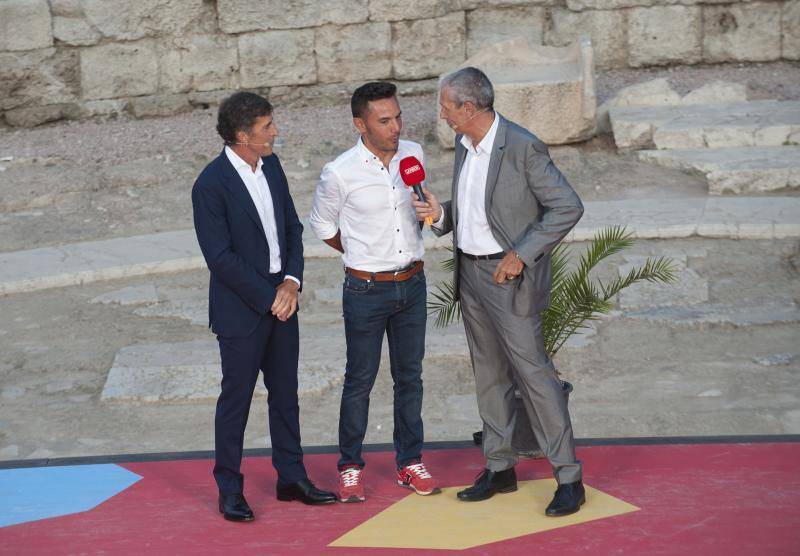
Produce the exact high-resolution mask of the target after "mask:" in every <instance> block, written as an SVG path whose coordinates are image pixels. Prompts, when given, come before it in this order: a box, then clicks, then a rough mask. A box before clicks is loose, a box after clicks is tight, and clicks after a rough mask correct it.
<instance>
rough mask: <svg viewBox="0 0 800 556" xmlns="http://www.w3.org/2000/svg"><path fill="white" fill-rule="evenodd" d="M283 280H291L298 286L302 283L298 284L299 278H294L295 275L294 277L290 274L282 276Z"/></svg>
mask: <svg viewBox="0 0 800 556" xmlns="http://www.w3.org/2000/svg"><path fill="white" fill-rule="evenodd" d="M283 280H284V281H286V280H292V281H293V282H297V285H298V286H300V285H302V284H300V280H298V279H297V278H295V277H294V276H292V275H291V274H287V275H286V276H284V277H283Z"/></svg>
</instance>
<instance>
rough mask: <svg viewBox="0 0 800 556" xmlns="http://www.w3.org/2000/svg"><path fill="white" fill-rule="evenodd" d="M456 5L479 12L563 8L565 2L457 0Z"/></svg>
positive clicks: (549, 0)
mask: <svg viewBox="0 0 800 556" xmlns="http://www.w3.org/2000/svg"><path fill="white" fill-rule="evenodd" d="M455 3H456V4H457V5H458V7H459V9H462V10H477V9H479V8H489V7H492V8H510V7H514V6H532V5H536V6H561V5H563V4H564V2H563V0H456V1H455Z"/></svg>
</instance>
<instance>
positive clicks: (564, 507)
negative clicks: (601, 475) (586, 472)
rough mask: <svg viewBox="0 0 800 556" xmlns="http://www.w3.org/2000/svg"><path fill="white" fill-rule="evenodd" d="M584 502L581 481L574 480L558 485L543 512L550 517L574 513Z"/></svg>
mask: <svg viewBox="0 0 800 556" xmlns="http://www.w3.org/2000/svg"><path fill="white" fill-rule="evenodd" d="M584 502H586V490H584V488H583V483H582V482H580V481H575V482H574V483H566V484H563V485H558V488H557V489H556V495H555V496H553V501H552V502H550V505H549V506H547V510H545V512H544V513H545V515H548V516H550V517H559V516H562V515H569V514H574V513H575V512H577V511H578V510H580V509H581V505H582V504H583V503H584Z"/></svg>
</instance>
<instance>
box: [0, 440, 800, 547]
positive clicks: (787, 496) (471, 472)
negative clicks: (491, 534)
mask: <svg viewBox="0 0 800 556" xmlns="http://www.w3.org/2000/svg"><path fill="white" fill-rule="evenodd" d="M578 450H579V451H578V454H579V457H580V458H581V460H582V461H583V462H584V466H585V477H584V481H585V483H587V484H588V485H590V486H591V487H593V488H595V489H598V490H600V491H602V492H604V493H606V494H609V495H611V496H614V497H617V498H619V499H621V500H623V501H625V502H627V503H629V504H633V505H634V506H637V507H639V508H640V511H634V512H631V513H627V514H623V515H618V516H615V517H610V518H606V519H600V520H597V521H591V522H588V523H582V524H578V525H572V526H569V527H563V528H559V529H556V530H551V531H545V532H541V533H536V534H532V535H526V536H523V537H518V538H514V539H509V540H505V541H502V542H496V543H493V544H486V545H483V546H479V547H475V548H471V549H467V550H464V551H461V552H463V553H465V554H504V555H505V554H526V555H527V554H536V555H537V556H538V555H542V556H543V555H547V554H559V555H568V554H637V555H638V554H647V555H650V554H694V555H697V554H713V555H720V554H722V555H725V556H733V555H738V554H756V555H763V556H773V555H783V554H786V555H790V554H793V555H797V554H800V510H798V509H797V501H798V498H800V443H796V442H786V443H756V444H685V445H680V444H677V445H676V444H671V445H638V446H637V445H623V446H591V447H581V448H579V449H578ZM425 456H426V458H425V459H426V463H427V464H428V467H429V469H431V471H432V472H433V473H434V474H435V475H436V476H437V477H438V478H439V479H440V481H441V483H442V485H443V486H453V485H465V484H469V483H471V482H472V480H473V479H474V477H475V475H476V474H477V473H478V472H479V471H480V469H481V467H482V463H483V460H482V458H481V455H480V450H479V449H476V448H472V449H437V450H428V451H427V452H426V453H425ZM366 458H367V468H366V481H367V483H366V485H367V502H366V503H364V504H335V505H331V506H323V507H308V506H304V505H302V504H300V503H298V502H291V503H285V502H278V501H277V500H275V497H274V487H275V473H274V471H273V469H272V466H271V465H270V462H269V458H266V457H256V458H248V459H246V460H245V464H244V469H243V471H244V474H245V477H246V485H245V495H246V496H247V499H248V501H249V502H250V504H251V506H252V507H253V511H254V512H255V514H256V520H255V521H254V522H252V523H244V524H239V523H229V522H226V521H224V520H223V519H222V518H221V516H220V514H219V513H218V512H217V508H216V488H215V486H214V484H213V479H212V477H211V467H212V462H211V461H209V460H194V461H192V460H176V461H166V462H145V463H125V464H121V466H122V467H124V468H125V469H128V470H130V471H132V472H134V473H137V474H139V475H141V476H142V477H143V479H142V480H140V481H138V482H136V483H135V484H133V485H132V486H130V487H129V488H127V490H124V491H123V492H121V493H119V494H117V495H116V496H113V497H112V498H110V499H109V500H107V501H105V502H103V503H102V504H100V505H99V506H97V507H96V508H94V509H93V510H90V511H88V512H83V513H78V514H72V515H67V516H62V517H55V518H50V519H44V520H40V521H34V522H29V523H21V524H18V525H10V526H7V527H3V528H0V553H2V554H14V555H20V554H113V555H125V554H131V555H133V554H136V555H139V554H143V553H147V554H171V555H175V554H193V555H194V554H343V555H344V554H347V555H349V554H356V555H359V554H387V555H388V554H392V555H394V554H411V553H413V554H443V553H448V552H450V551H448V550H410V549H378V548H349V547H348V548H331V547H328V544H329V543H331V542H332V541H334V540H336V539H337V538H339V537H340V536H341V535H343V534H344V533H346V532H347V531H349V530H351V529H353V528H354V527H356V526H358V525H360V524H361V523H363V522H364V521H366V520H367V519H369V518H371V517H373V516H374V515H376V514H378V513H379V512H381V511H382V510H384V509H386V508H387V507H388V506H390V505H392V504H393V503H395V502H397V501H398V500H400V499H402V498H404V497H406V496H408V495H409V493H408V491H407V490H404V489H401V488H399V487H397V486H396V485H395V484H394V481H393V468H394V462H393V456H392V454H391V453H388V452H376V453H368V454H366ZM336 459H337V456H336V455H333V454H328V455H311V456H307V457H306V464H307V467H308V470H309V474H310V476H311V478H312V480H314V481H315V482H316V483H317V485H318V486H320V487H323V488H329V489H334V488H335V486H336V474H335V463H336ZM1 472H2V471H0V473H1ZM517 473H518V477H519V479H520V480H521V481H522V480H530V479H543V478H549V477H550V476H551V475H550V467H549V464H547V462H545V461H541V460H540V461H522V462H521V463H520V465H519V466H518V467H517ZM0 500H2V493H0ZM542 510H543V508H542ZM0 511H3V510H0ZM407 532H408V535H409V536H412V537H413V535H414V524H413V522H412V523H408V524H407Z"/></svg>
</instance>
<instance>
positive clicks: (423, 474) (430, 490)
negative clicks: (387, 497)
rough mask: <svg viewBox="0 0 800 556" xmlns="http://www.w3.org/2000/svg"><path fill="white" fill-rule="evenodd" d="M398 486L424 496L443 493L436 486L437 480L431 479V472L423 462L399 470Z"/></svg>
mask: <svg viewBox="0 0 800 556" xmlns="http://www.w3.org/2000/svg"><path fill="white" fill-rule="evenodd" d="M397 484H398V485H400V486H401V487H405V488H410V489H412V490H414V492H416V493H417V494H421V495H422V496H427V495H429V494H437V493H439V492H441V490H440V489H439V485H438V484H436V479H434V478H433V477H431V474H430V472H428V469H427V468H426V467H425V464H424V463H422V462H421V461H420V462H418V463H412V464H409V465H406V466H405V467H403V468H402V469H398V470H397Z"/></svg>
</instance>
